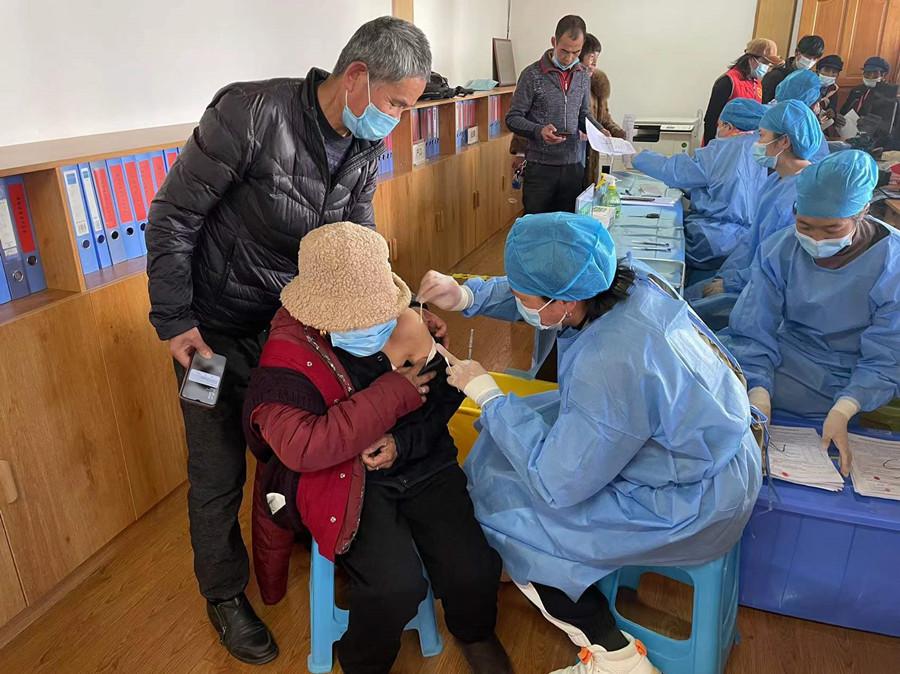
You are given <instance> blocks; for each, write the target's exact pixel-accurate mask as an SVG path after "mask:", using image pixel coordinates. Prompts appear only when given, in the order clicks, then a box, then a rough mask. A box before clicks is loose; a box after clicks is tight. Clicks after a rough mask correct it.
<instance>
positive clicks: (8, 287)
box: [0, 176, 47, 304]
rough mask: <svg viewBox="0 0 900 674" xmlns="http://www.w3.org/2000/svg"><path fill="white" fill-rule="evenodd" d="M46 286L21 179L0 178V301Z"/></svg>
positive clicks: (23, 182)
mask: <svg viewBox="0 0 900 674" xmlns="http://www.w3.org/2000/svg"><path fill="white" fill-rule="evenodd" d="M46 288H47V282H46V280H45V279H44V266H43V264H42V263H41V253H40V251H39V250H38V247H37V237H36V236H35V232H34V220H33V219H32V217H31V209H30V208H29V206H28V195H27V194H26V193H25V181H24V179H23V178H22V176H12V177H9V178H0V304H6V303H7V302H9V301H11V300H18V299H21V298H23V297H27V296H28V295H31V294H33V293H37V292H40V291H42V290H45V289H46Z"/></svg>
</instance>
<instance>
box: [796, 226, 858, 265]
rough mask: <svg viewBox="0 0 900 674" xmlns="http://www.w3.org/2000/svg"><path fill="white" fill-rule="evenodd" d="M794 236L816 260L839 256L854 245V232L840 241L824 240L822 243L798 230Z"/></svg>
mask: <svg viewBox="0 0 900 674" xmlns="http://www.w3.org/2000/svg"><path fill="white" fill-rule="evenodd" d="M794 234H795V235H796V237H797V241H799V242H800V246H801V247H802V248H803V250H805V251H806V252H807V253H809V254H810V255H812V256H813V257H814V258H816V259H821V258H826V257H832V256H834V255H837V254H838V253H840V252H841V251H842V250H844V248H846V247H847V246H849V245H850V244H851V243H853V232H850V233H849V234H848V235H847V236H842V237H841V238H840V239H822V240H821V241H817V240H816V239H814V238H812V237H811V236H807V235H806V234H801V233H800V232H798V231H797V230H796V229H795V230H794Z"/></svg>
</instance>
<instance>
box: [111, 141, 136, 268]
mask: <svg viewBox="0 0 900 674" xmlns="http://www.w3.org/2000/svg"><path fill="white" fill-rule="evenodd" d="M106 167H107V169H109V179H110V183H111V184H112V195H113V205H114V206H115V208H116V219H117V221H118V223H119V231H120V232H121V234H122V239H123V241H124V245H125V258H126V259H128V260H133V259H134V258H136V257H141V256H142V255H143V254H144V249H143V246H141V230H140V229H139V228H138V222H137V220H136V219H135V217H134V210H133V208H134V207H133V206H132V204H131V197H130V196H129V194H128V181H127V180H126V179H125V167H124V166H123V164H122V160H121V158H120V159H107V160H106Z"/></svg>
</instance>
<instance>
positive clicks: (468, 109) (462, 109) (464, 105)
mask: <svg viewBox="0 0 900 674" xmlns="http://www.w3.org/2000/svg"><path fill="white" fill-rule="evenodd" d="M476 124H477V122H476V120H475V101H457V103H456V147H458V148H459V147H462V146H464V145H466V144H468V142H469V140H468V131H469V129H470V128H472V127H473V126H475V125H476Z"/></svg>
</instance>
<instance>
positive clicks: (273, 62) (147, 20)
mask: <svg viewBox="0 0 900 674" xmlns="http://www.w3.org/2000/svg"><path fill="white" fill-rule="evenodd" d="M390 13H391V2H390V0H362V1H361V0H326V1H324V2H323V1H321V0H312V1H310V0H291V1H288V0H252V1H251V0H189V1H181V0H87V1H84V0H82V1H81V2H71V1H70V0H3V2H2V31H0V63H3V65H4V68H3V73H2V75H0V146H3V145H9V144H15V143H23V142H29V141H35V140H44V139H48V138H65V137H70V136H80V135H85V134H91V133H100V132H105V131H117V130H121V129H133V128H141V127H149V126H159V125H163V124H174V123H179V122H191V121H196V120H199V118H200V115H201V114H202V112H203V109H204V107H205V106H206V104H207V103H208V102H209V101H210V99H211V98H212V96H213V94H214V93H215V92H216V91H217V90H218V89H219V88H220V87H221V86H222V85H224V84H227V83H229V82H233V81H237V80H249V79H263V78H268V77H277V76H302V75H304V74H306V72H307V70H308V69H309V68H310V67H311V66H314V65H316V66H321V67H324V68H327V69H331V67H332V66H333V65H334V63H335V61H336V60H337V56H338V54H339V53H340V50H341V48H342V47H343V45H344V43H345V42H346V41H347V39H348V38H349V37H350V36H351V35H352V34H353V32H354V31H355V30H356V29H357V28H358V27H359V25H360V24H362V23H364V22H365V21H368V20H369V19H372V18H375V17H377V16H382V15H385V14H390Z"/></svg>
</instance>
